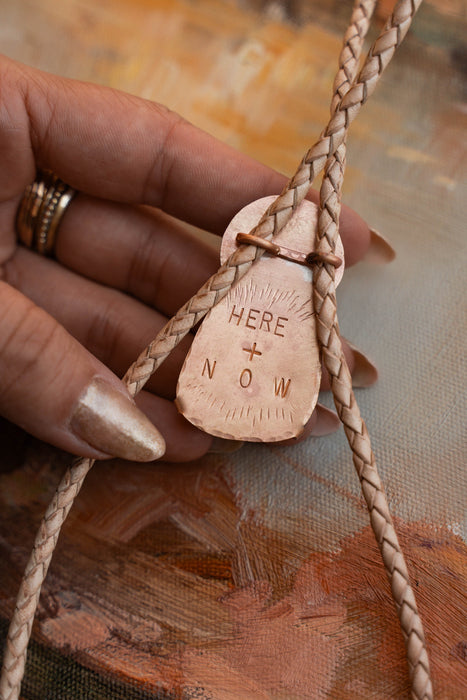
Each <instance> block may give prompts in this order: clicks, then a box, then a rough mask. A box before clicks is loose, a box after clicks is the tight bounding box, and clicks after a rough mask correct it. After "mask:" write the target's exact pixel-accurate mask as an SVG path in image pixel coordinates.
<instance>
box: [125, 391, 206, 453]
mask: <svg viewBox="0 0 467 700" xmlns="http://www.w3.org/2000/svg"><path fill="white" fill-rule="evenodd" d="M136 404H137V406H139V408H140V409H141V410H142V411H143V412H144V414H145V415H146V416H147V417H148V418H149V419H150V420H151V421H152V423H154V425H157V428H158V430H159V431H160V433H161V434H162V435H163V437H164V440H165V444H166V451H165V454H164V462H191V461H192V460H195V459H199V458H200V457H202V456H203V455H204V454H206V452H208V451H210V450H211V445H212V443H213V438H212V435H208V433H204V432H203V431H202V430H199V429H198V428H196V427H195V426H194V425H192V424H191V423H189V422H188V421H187V420H186V419H185V418H184V417H183V416H182V415H181V414H180V413H179V412H178V411H177V408H176V406H175V404H174V403H173V402H172V401H169V400H167V399H163V398H161V397H160V396H155V395H154V394H151V393H149V392H148V391H141V392H140V393H139V394H138V396H137V397H136Z"/></svg>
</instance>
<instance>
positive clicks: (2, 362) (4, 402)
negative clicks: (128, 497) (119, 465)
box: [0, 282, 165, 461]
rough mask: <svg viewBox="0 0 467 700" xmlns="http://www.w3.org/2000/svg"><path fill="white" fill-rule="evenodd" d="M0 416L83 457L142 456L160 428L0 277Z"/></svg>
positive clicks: (156, 448)
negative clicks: (155, 426)
mask: <svg viewBox="0 0 467 700" xmlns="http://www.w3.org/2000/svg"><path fill="white" fill-rule="evenodd" d="M0 310H1V312H0V339H1V340H0V414H1V415H3V416H4V417H6V418H7V419H8V420H10V421H12V422H14V423H16V424H17V425H19V426H20V427H22V428H23V429H25V430H27V431H28V432H30V433H32V434H33V435H35V436H36V437H39V438H41V439H42V440H45V441H47V442H50V443H52V444H54V445H56V446H57V447H60V448H62V449H64V450H67V451H69V452H72V453H74V454H80V455H83V456H86V457H92V458H103V457H108V456H119V457H125V458H127V459H135V460H138V461H149V460H152V459H157V458H159V457H160V456H162V454H163V452H164V449H165V445H164V440H163V438H162V437H161V435H160V433H159V432H158V431H157V430H156V429H155V428H154V426H153V424H152V423H151V422H150V421H149V420H148V419H147V418H146V416H145V415H144V414H143V413H142V412H141V411H140V410H139V409H138V408H137V407H136V404H135V403H134V401H133V400H132V399H131V398H130V397H129V395H128V393H127V392H126V390H125V388H124V387H123V385H122V383H121V382H120V381H119V380H118V379H117V377H115V376H114V375H113V374H112V373H111V372H110V371H109V370H108V369H107V368H106V367H104V366H103V365H102V364H101V363H100V362H99V361H98V360H97V359H96V358H95V357H93V356H92V355H91V354H90V353H89V352H88V351H86V350H85V349H84V348H83V347H82V346H80V345H79V343H78V342H77V341H76V340H75V339H74V338H72V336H71V335H69V334H68V333H67V332H66V331H65V329H64V328H62V327H61V326H60V325H59V324H58V323H57V322H56V321H55V320H54V319H53V318H52V317H51V316H49V315H48V314H47V313H46V312H44V311H43V310H42V309H39V308H38V307H36V306H34V304H33V303H32V302H31V301H30V300H29V299H26V298H25V297H24V296H23V295H22V294H20V293H19V292H18V291H17V290H15V289H13V288H12V287H10V286H9V285H8V284H6V283H5V282H0Z"/></svg>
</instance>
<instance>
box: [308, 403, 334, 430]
mask: <svg viewBox="0 0 467 700" xmlns="http://www.w3.org/2000/svg"><path fill="white" fill-rule="evenodd" d="M315 411H316V423H315V424H314V426H313V430H312V431H311V435H312V437H322V436H323V435H330V434H331V433H335V432H336V430H338V429H339V427H340V424H341V422H340V420H339V416H338V415H337V413H335V412H334V411H331V409H330V408H326V406H323V404H321V403H318V404H316V408H315Z"/></svg>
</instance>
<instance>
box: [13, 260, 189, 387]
mask: <svg viewBox="0 0 467 700" xmlns="http://www.w3.org/2000/svg"><path fill="white" fill-rule="evenodd" d="M5 271H6V279H7V281H8V282H9V283H10V284H11V285H12V286H14V287H15V288H17V289H19V290H20V291H21V292H22V293H23V294H25V295H26V296H27V297H29V298H30V299H32V300H33V301H34V302H35V303H36V304H37V305H38V306H40V307H41V308H43V309H45V310H46V311H47V312H48V313H49V314H51V315H52V316H53V317H54V318H55V319H57V321H58V322H59V323H60V324H61V325H63V326H64V327H65V328H66V329H67V330H68V332H69V333H71V335H73V337H74V338H76V340H77V341H78V342H79V343H80V344H81V345H83V346H85V347H86V348H87V350H89V351H90V352H91V353H92V354H93V355H95V356H96V357H97V358H98V359H99V360H100V361H101V362H102V363H104V364H105V365H106V366H107V367H109V368H110V369H111V370H112V371H113V372H114V373H115V374H116V375H118V376H122V375H123V374H124V373H125V372H126V370H127V369H128V367H129V366H130V365H131V364H132V362H134V360H135V359H136V357H137V356H138V355H139V354H140V352H142V350H143V349H144V348H145V347H146V346H147V345H148V344H149V343H150V342H151V341H152V340H154V338H155V337H156V335H157V333H158V332H159V330H160V329H161V328H162V327H163V326H164V325H165V323H166V322H167V318H166V317H165V316H163V315H162V314H160V313H159V312H157V311H155V310H153V309H150V308H149V307H148V306H145V305H144V304H142V303H140V302H139V301H137V300H136V299H132V298H131V297H128V296H127V295H125V294H122V293H121V292H118V291H116V290H114V289H111V288H109V287H103V286H101V285H99V284H96V283H95V282H92V281H91V280H87V279H85V278H83V277H81V276H80V275H77V274H75V273H74V272H71V271H70V270H67V269H66V268H64V267H62V266H61V265H59V264H57V263H56V262H54V261H53V260H50V259H47V258H44V257H42V256H39V255H37V254H35V253H32V252H31V251H29V250H27V249H24V248H19V249H18V250H17V252H16V253H15V255H14V257H13V258H12V260H10V261H9V263H8V264H7V265H6V266H5ZM190 344H191V339H190V338H189V337H186V338H184V339H183V340H182V341H181V343H180V344H179V345H178V346H177V347H176V348H175V349H174V351H173V352H172V353H171V354H170V355H169V357H168V358H167V360H166V361H165V362H164V364H163V365H162V367H161V369H160V370H159V371H158V372H156V373H155V374H154V375H153V376H152V377H151V379H150V380H149V382H148V384H147V388H148V389H150V390H151V391H154V392H157V393H158V394H159V395H161V396H163V397H165V398H170V399H172V398H174V396H175V387H176V384H177V379H178V375H179V373H180V369H181V367H182V364H183V361H184V358H185V355H186V353H187V351H188V349H189V347H190Z"/></svg>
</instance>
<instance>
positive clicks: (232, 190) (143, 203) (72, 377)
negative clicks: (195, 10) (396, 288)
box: [0, 57, 370, 460]
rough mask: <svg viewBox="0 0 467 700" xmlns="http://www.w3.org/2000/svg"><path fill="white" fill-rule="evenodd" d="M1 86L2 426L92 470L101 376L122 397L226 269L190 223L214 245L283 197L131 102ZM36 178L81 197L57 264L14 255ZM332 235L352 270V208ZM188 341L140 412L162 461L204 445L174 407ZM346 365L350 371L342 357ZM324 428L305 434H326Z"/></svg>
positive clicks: (172, 122)
mask: <svg viewBox="0 0 467 700" xmlns="http://www.w3.org/2000/svg"><path fill="white" fill-rule="evenodd" d="M0 85H1V100H0V155H1V158H0V378H1V379H0V415H3V416H4V417H6V418H7V419H9V420H10V421H12V422H13V423H16V424H17V425H20V426H21V427H22V428H24V429H25V430H27V431H28V432H30V433H31V434H33V435H35V436H36V437H39V438H41V439H42V440H44V441H46V442H49V443H52V444H53V445H56V446H57V447H60V448H62V449H64V450H67V451H69V452H72V453H74V454H82V455H84V456H89V457H99V456H102V455H101V454H100V453H99V452H97V451H96V450H94V449H93V448H91V447H90V446H89V445H87V444H86V443H84V442H83V441H82V440H81V439H80V438H79V437H78V436H76V435H75V434H74V433H73V431H72V429H71V427H70V421H71V416H72V414H73V410H74V406H75V405H76V401H77V400H78V397H79V396H80V395H81V394H82V393H83V391H84V390H85V388H86V387H87V386H88V384H89V383H90V382H91V380H92V379H93V378H95V377H96V376H97V377H101V378H103V379H105V380H106V381H109V382H111V383H113V384H114V385H120V384H121V383H120V380H119V379H118V377H119V376H122V374H123V373H124V371H125V370H126V368H127V367H128V365H129V364H131V362H132V361H133V360H134V359H135V358H136V356H137V355H138V354H139V353H140V351H141V349H142V348H143V347H144V346H145V345H146V344H147V342H149V341H150V340H151V339H152V338H153V337H154V336H155V335H156V333H157V331H158V330H159V329H160V328H161V327H162V325H163V324H164V323H165V322H166V320H167V318H169V317H170V316H171V315H172V314H174V313H175V312H176V311H177V309H178V308H179V307H180V306H181V305H182V304H183V303H184V302H185V301H186V300H187V299H188V298H189V297H190V296H192V295H193V294H194V293H195V292H196V291H197V290H198V289H199V287H200V286H201V285H202V284H203V283H204V281H205V280H206V278H207V277H208V276H210V275H211V274H212V273H213V272H215V271H216V270H217V268H218V267H219V261H218V256H217V253H216V252H215V251H214V250H213V248H212V247H211V246H208V245H206V244H203V243H201V242H200V241H199V240H197V239H195V238H194V237H192V236H191V235H190V234H189V233H188V232H187V227H186V224H185V223H184V222H186V223H189V224H193V225H195V226H197V227H200V228H202V229H205V230H206V231H210V232H212V233H214V234H218V235H222V233H223V231H224V230H225V228H226V227H227V225H228V223H229V221H230V219H231V218H232V217H233V216H234V215H235V214H236V213H237V211H238V210H239V209H241V208H242V207H243V206H245V205H246V204H247V203H249V202H250V201H252V200H255V199H258V198H259V197H263V196H266V195H271V194H277V193H278V192H279V191H280V190H281V189H282V187H283V185H284V183H285V181H286V180H285V177H284V176H283V175H281V174H279V173H277V172H275V171H273V170H271V169H270V168H268V167H266V166H265V165H262V164H260V163H258V162H256V161H254V160H252V159H251V158H249V157H247V156H246V155H243V154H241V153H239V152H237V151H235V150H233V149H232V148H230V147H229V146H227V145H225V144H223V143H221V142H219V141H217V140H216V139H214V138H213V137H212V136H210V135H208V134H206V133H204V132H203V131H201V130H199V129H197V128H196V127H194V126H193V125H191V124H189V123H188V122H186V121H185V120H184V119H182V118H181V117H180V116H178V115H177V114H174V113H173V112H171V111H169V110H168V109H166V108H165V107H163V106H161V105H158V104H155V103H152V102H148V101H145V100H142V99H139V98H137V97H134V96H131V95H127V94H124V93H120V92H117V91H115V90H111V89H108V88H103V87H98V86H96V85H91V84H86V83H81V82H78V81H71V80H65V79H63V78H59V77H56V76H52V75H49V74H46V73H42V72H40V71H38V70H35V69H33V68H29V67H26V66H23V65H21V64H18V63H15V62H13V61H11V60H9V59H7V58H5V57H0ZM39 168H41V169H49V170H52V171H54V172H55V173H56V174H57V175H58V176H59V177H60V178H61V179H62V180H64V181H65V182H67V183H68V184H70V185H71V186H72V187H73V188H75V189H77V190H78V191H79V194H78V195H77V196H76V198H75V199H74V201H73V202H72V204H71V205H70V207H69V209H68V210H67V212H66V214H65V216H64V218H63V220H62V222H61V225H60V231H59V234H58V237H57V242H56V247H55V259H53V260H51V259H46V258H44V257H42V256H40V255H38V254H37V253H34V252H32V251H30V250H28V249H26V248H24V247H21V246H19V245H18V244H17V240H16V234H15V216H16V212H17V209H18V205H19V203H20V200H21V197H22V194H23V192H24V189H25V188H26V187H27V185H29V184H30V183H31V182H32V181H33V180H34V179H35V177H36V172H37V170H38V169H39ZM310 198H311V199H313V200H315V201H316V200H317V193H316V192H312V193H311V194H310ZM341 236H342V240H343V243H344V247H345V255H346V264H347V265H352V264H355V263H356V262H357V261H358V260H360V259H361V258H362V257H363V256H364V254H365V252H366V250H367V248H368V246H369V241H370V237H369V229H368V226H367V225H366V224H365V222H364V221H363V220H362V219H361V218H360V217H359V216H358V215H357V214H356V213H355V212H353V211H352V210H350V209H348V208H346V207H344V208H343V211H342V217H341ZM190 342H191V341H190V339H189V338H187V339H185V340H184V341H183V342H182V343H181V344H180V346H179V347H178V348H177V349H176V350H175V351H174V353H173V354H172V356H171V357H170V358H169V359H168V360H167V361H166V362H165V363H164V364H163V365H162V367H161V369H160V370H159V371H158V372H157V373H156V375H155V376H154V377H153V378H152V379H151V380H150V381H149V383H148V384H147V386H146V389H145V390H144V391H143V392H141V394H140V395H139V397H138V399H137V402H138V405H139V406H140V407H141V408H142V409H143V410H144V412H145V413H146V415H148V417H149V418H150V419H151V420H152V421H153V423H154V424H155V425H156V426H157V427H158V428H159V430H160V431H161V432H162V434H163V435H164V437H165V439H166V443H167V452H166V458H167V459H170V460H187V459H194V458H197V457H199V456H201V455H202V454H204V453H205V452H206V451H207V450H209V448H210V445H211V441H212V438H211V437H210V436H208V435H206V434H204V433H202V432H200V431H198V430H197V429H196V428H194V427H193V426H192V425H191V424H189V423H187V421H185V420H184V419H183V418H182V417H181V416H180V415H179V414H178V413H177V411H176V409H175V407H174V404H173V403H172V400H173V398H174V394H175V386H176V379H177V375H178V372H179V370H180V368H181V364H182V362H183V358H184V356H185V354H186V351H187V349H188V347H189V345H190ZM346 354H347V358H348V361H349V364H350V367H351V368H352V351H351V350H350V349H349V348H348V347H347V346H346ZM322 388H323V389H326V388H328V385H327V379H326V378H325V379H324V380H323V386H322ZM317 421H318V416H317V415H315V416H314V417H313V418H312V420H311V421H310V425H309V427H308V431H307V432H310V431H311V432H313V429H315V430H316V431H317V432H319V429H318V426H317Z"/></svg>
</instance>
